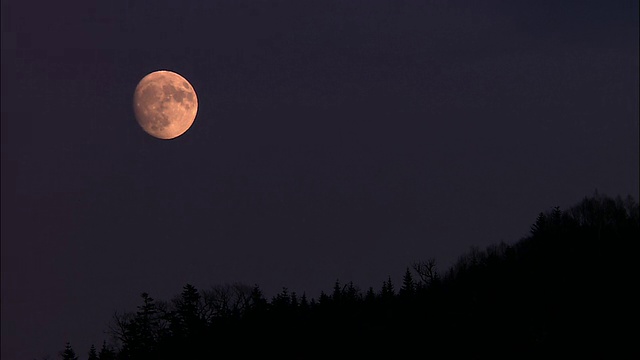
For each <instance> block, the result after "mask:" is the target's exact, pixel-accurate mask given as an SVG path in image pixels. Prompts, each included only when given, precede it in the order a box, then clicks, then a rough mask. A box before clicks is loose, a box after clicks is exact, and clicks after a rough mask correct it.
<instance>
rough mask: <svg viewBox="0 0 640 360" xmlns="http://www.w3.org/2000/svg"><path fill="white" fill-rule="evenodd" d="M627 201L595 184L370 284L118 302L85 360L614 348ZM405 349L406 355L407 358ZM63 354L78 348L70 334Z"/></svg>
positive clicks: (625, 257)
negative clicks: (105, 336)
mask: <svg viewBox="0 0 640 360" xmlns="http://www.w3.org/2000/svg"><path fill="white" fill-rule="evenodd" d="M639 235H640V215H639V208H638V204H637V203H636V202H635V201H634V199H633V198H631V197H628V198H627V199H625V200H623V199H621V198H619V197H618V198H616V199H612V198H610V197H607V196H603V195H599V194H598V193H596V194H594V195H593V196H591V197H587V198H585V199H584V200H582V201H581V202H580V203H578V204H577V205H575V206H573V207H571V208H569V209H567V210H561V209H559V208H558V207H556V208H553V209H551V210H549V211H546V212H542V213H540V214H539V215H538V217H537V219H536V220H535V223H534V224H533V225H532V226H531V234H530V235H529V236H527V237H525V238H523V239H521V240H520V241H518V242H515V243H514V244H510V245H509V244H505V243H501V244H497V245H493V246H489V247H487V248H486V249H484V250H480V249H471V250H470V251H469V252H468V253H467V254H465V255H463V256H461V257H460V258H459V260H458V261H457V263H455V265H453V266H452V267H451V268H450V269H448V270H447V271H443V272H439V271H438V270H437V269H436V264H435V261H434V260H432V259H431V260H424V261H418V262H416V263H414V264H410V266H409V267H407V269H406V270H405V273H404V277H403V279H402V282H401V283H399V284H394V283H392V281H391V279H390V278H388V279H381V283H380V287H379V288H377V289H374V288H368V289H360V288H358V287H357V286H356V285H355V284H353V283H351V282H340V281H336V282H335V284H334V286H333V288H332V289H330V290H328V291H326V292H324V291H323V292H321V293H320V294H319V296H318V297H317V298H308V297H307V296H306V294H297V293H296V292H293V291H289V290H288V289H286V288H283V289H282V291H281V292H280V293H278V294H277V295H275V296H274V297H272V298H271V299H267V298H265V296H264V295H263V293H262V291H261V290H260V288H259V287H258V286H247V285H243V284H231V285H219V286H214V287H212V288H211V289H207V290H199V289H196V288H195V287H193V286H191V285H188V284H187V285H185V286H184V288H183V289H182V292H181V293H180V294H179V295H177V296H176V297H175V298H174V299H172V300H170V301H159V300H156V299H153V298H152V297H151V296H150V295H149V294H147V293H143V294H142V297H141V302H140V305H139V306H138V307H137V310H136V311H133V312H128V313H116V314H115V315H114V318H113V321H112V325H111V327H110V329H109V332H110V334H111V335H112V337H113V341H114V342H113V344H114V345H113V347H110V346H108V345H107V344H106V343H103V344H102V347H101V348H100V349H96V348H95V347H93V346H92V348H91V349H90V351H89V359H91V360H97V359H99V360H111V359H113V360H115V359H209V358H217V357H222V356H234V357H236V358H240V359H243V358H247V357H253V356H256V357H257V356H260V357H269V358H271V356H277V357H279V358H292V359H307V358H344V357H355V358H365V357H372V358H378V357H382V356H385V357H387V356H391V357H393V358H398V357H400V358H404V357H405V356H403V355H406V356H409V355H412V356H415V357H418V358H425V357H436V358H438V357H442V355H445V357H446V358H460V357H471V358H486V357H490V356H492V357H496V356H498V357H509V358H523V357H528V358H559V357H569V358H585V357H586V358H612V356H614V354H617V353H619V352H622V353H625V354H626V356H625V358H627V357H629V356H630V355H631V353H629V352H628V351H635V353H636V356H637V353H638V349H637V348H636V349H633V348H632V346H631V345H632V344H635V343H636V340H635V338H634V336H633V334H634V333H633V332H632V331H631V330H627V329H628V328H629V326H631V327H635V326H636V325H635V324H636V323H635V322H634V321H633V320H635V319H636V317H635V310H633V313H632V311H631V309H635V307H634V306H631V305H632V304H633V303H634V301H633V299H636V298H637V295H635V291H634V290H635V287H636V286H637V281H636V279H635V278H634V277H633V276H632V275H631V274H632V270H634V268H635V263H636V262H637V260H636V256H637V253H636V252H635V251H634V250H635V246H636V244H637V242H638V239H640V236H639ZM416 354H417V355H416ZM61 356H62V358H63V359H74V358H76V357H75V356H76V355H75V353H74V352H73V349H72V348H71V345H70V344H67V347H66V349H65V350H64V352H63V353H61Z"/></svg>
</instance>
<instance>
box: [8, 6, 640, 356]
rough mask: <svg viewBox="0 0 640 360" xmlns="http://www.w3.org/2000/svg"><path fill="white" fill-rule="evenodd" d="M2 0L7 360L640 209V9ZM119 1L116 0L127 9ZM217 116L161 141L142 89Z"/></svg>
mask: <svg viewBox="0 0 640 360" xmlns="http://www.w3.org/2000/svg"><path fill="white" fill-rule="evenodd" d="M90 3H91V2H86V1H77V0H75V1H68V2H53V3H52V2H46V1H31V2H27V1H17V0H14V1H9V0H7V1H5V0H3V1H2V88H1V90H2V122H1V125H2V129H1V130H2V148H1V149H2V255H1V256H2V257H1V260H2V264H1V266H2V279H1V280H2V283H1V286H2V293H1V296H2V359H3V360H13V359H32V358H34V357H41V356H43V355H44V354H51V355H52V356H55V355H56V352H57V351H58V350H60V349H62V348H63V347H64V343H65V342H66V341H71V343H72V345H74V348H75V349H76V352H78V353H79V354H81V359H84V358H85V356H86V352H87V351H88V349H89V345H90V344H91V343H95V344H96V345H100V344H101V343H102V340H103V339H108V336H107V335H105V334H103V333H102V332H103V330H105V329H106V325H107V323H108V322H109V321H110V319H111V315H112V314H113V312H114V311H116V310H118V311H123V310H134V309H135V306H136V305H138V303H139V301H138V300H139V294H140V293H141V292H143V291H147V292H149V293H150V294H151V295H152V296H153V297H155V298H158V299H168V298H169V297H170V296H173V295H174V294H177V293H179V292H180V291H181V288H182V286H183V285H185V284H186V283H191V284H193V285H195V286H196V287H198V288H202V289H204V288H207V287H209V286H211V285H215V284H220V283H226V282H236V281H239V282H244V283H247V284H250V285H252V284H259V285H260V286H261V287H262V288H263V289H264V290H265V292H266V293H267V295H273V294H274V293H275V292H277V291H279V290H280V289H281V288H282V287H283V286H285V287H288V288H289V290H290V291H296V292H298V293H299V294H300V293H302V292H306V293H307V296H309V297H317V296H318V295H319V292H320V290H328V289H330V288H331V287H332V285H333V282H334V281H335V280H336V279H340V280H341V281H354V282H355V283H356V284H357V285H359V286H360V287H361V288H362V289H366V288H368V287H369V286H374V288H376V289H378V288H379V287H380V285H381V283H382V281H383V280H385V279H386V277H387V276H388V275H390V276H391V277H392V279H396V280H399V279H400V276H401V275H402V274H403V272H404V270H405V267H406V266H409V265H410V264H411V262H413V261H415V260H420V259H426V258H431V257H433V258H436V259H437V261H438V263H439V264H440V267H441V269H442V270H444V269H446V268H447V267H448V266H449V265H450V264H451V263H452V262H453V261H455V259H456V258H457V257H458V256H459V255H461V254H462V253H463V252H465V251H467V250H468V249H469V247H470V246H478V247H484V246H486V245H488V244H492V243H496V242H499V241H502V240H504V241H506V242H514V241H516V240H518V239H519V238H521V237H522V236H525V235H527V232H528V229H529V225H530V224H531V223H532V222H533V221H534V220H535V217H536V215H537V213H538V212H540V211H543V210H547V209H549V208H551V207H552V206H555V205H559V206H561V207H566V206H570V205H572V204H573V203H575V202H577V201H579V200H580V199H581V198H582V197H584V196H587V195H590V194H592V193H593V191H594V190H595V189H598V190H599V191H601V192H603V193H606V194H608V195H612V196H615V195H622V196H626V195H627V194H630V195H632V196H633V197H635V198H636V199H638V182H639V177H638V162H639V159H638V157H639V155H638V154H639V153H638V116H639V113H638V61H639V58H638V2H637V1H635V0H629V1H615V2H610V1H604V0H603V1H563V2H560V1H518V2H513V1H483V2H477V1H457V2H445V1H409V0H405V1H391V0H387V1H381V0H371V1H364V0H360V1H356V0H343V1H338V0H331V1H329V0H327V1H309V0H306V1H305V0H296V1H294V0H280V1H265V0H241V1H237V0H234V1H232V0H222V1H183V2H177V1H164V0H160V1H154V2H153V4H152V5H151V3H149V4H146V3H144V2H142V1H127V2H125V1H122V2H105V4H99V5H96V4H90ZM112 3H117V4H112ZM158 69H168V70H172V71H175V72H178V73H180V74H181V75H183V76H184V77H186V78H187V79H188V80H189V81H190V82H191V84H192V85H193V86H194V88H195V89H196V92H197V93H198V97H199V102H200V108H199V112H198V116H197V118H196V121H195V123H194V125H193V126H192V128H191V129H190V130H189V131H188V132H187V133H185V134H184V135H183V136H181V137H179V138H177V139H175V140H171V141H162V140H157V139H155V138H152V137H150V136H149V135H147V134H146V133H145V132H143V131H142V129H141V128H140V127H139V126H138V125H137V123H136V121H135V118H134V116H133V110H132V103H131V101H132V96H133V90H134V89H135V86H136V84H137V82H138V81H139V80H140V79H141V78H142V77H143V76H145V75H146V74H148V73H149V72H152V71H155V70H158Z"/></svg>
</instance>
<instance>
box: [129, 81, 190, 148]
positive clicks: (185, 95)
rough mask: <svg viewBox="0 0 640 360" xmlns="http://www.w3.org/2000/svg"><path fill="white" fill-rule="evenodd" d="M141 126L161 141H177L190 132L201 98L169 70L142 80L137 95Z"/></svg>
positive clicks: (136, 109)
mask: <svg viewBox="0 0 640 360" xmlns="http://www.w3.org/2000/svg"><path fill="white" fill-rule="evenodd" d="M133 111H134V113H135V116H136V120H137V121H138V124H140V126H141V127H142V129H143V130H144V131H146V132H147V133H148V134H149V135H151V136H154V137H156V138H158V139H164V140H168V139H173V138H176V137H178V136H180V135H182V134H184V133H185V131H187V130H189V128H190V127H191V125H192V124H193V121H194V120H195V119H196V113H197V112H198V97H197V96H196V92H195V90H194V89H193V86H191V84H190V83H189V82H188V81H187V80H186V79H185V78H183V77H182V76H180V75H179V74H176V73H174V72H171V71H167V70H159V71H154V72H152V73H150V74H149V75H147V76H145V77H143V78H142V80H140V82H139V83H138V86H136V90H135V93H134V94H133Z"/></svg>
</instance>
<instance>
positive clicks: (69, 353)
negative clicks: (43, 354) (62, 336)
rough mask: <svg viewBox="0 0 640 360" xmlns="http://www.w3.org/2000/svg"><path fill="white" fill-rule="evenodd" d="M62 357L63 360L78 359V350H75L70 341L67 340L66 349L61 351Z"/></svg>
mask: <svg viewBox="0 0 640 360" xmlns="http://www.w3.org/2000/svg"><path fill="white" fill-rule="evenodd" d="M60 357H61V358H62V360H78V357H77V356H76V352H75V351H73V348H72V347H71V343H70V342H67V343H66V344H65V346H64V350H63V351H62V352H61V353H60Z"/></svg>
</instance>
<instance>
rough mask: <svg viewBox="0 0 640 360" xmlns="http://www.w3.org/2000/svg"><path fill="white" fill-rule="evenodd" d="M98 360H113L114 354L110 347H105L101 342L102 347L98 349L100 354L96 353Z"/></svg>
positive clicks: (105, 344) (105, 343)
mask: <svg viewBox="0 0 640 360" xmlns="http://www.w3.org/2000/svg"><path fill="white" fill-rule="evenodd" d="M98 359H100V360H115V359H116V353H115V351H113V350H112V349H111V347H109V346H107V342H106V341H103V342H102V347H101V348H100V352H99V353H98Z"/></svg>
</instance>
